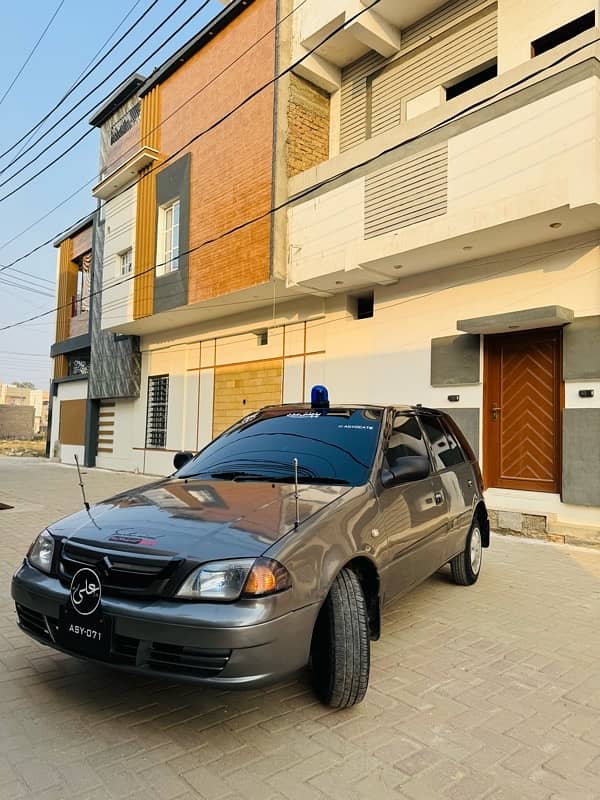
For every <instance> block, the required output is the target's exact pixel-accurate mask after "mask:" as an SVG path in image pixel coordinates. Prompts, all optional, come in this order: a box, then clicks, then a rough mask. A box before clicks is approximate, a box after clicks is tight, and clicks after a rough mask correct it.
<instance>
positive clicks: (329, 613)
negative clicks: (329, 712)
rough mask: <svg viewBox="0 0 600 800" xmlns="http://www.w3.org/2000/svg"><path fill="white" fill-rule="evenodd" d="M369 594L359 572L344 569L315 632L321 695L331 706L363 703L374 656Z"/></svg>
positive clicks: (313, 653) (315, 661)
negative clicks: (368, 607)
mask: <svg viewBox="0 0 600 800" xmlns="http://www.w3.org/2000/svg"><path fill="white" fill-rule="evenodd" d="M370 645H371V641H370V637H369V619H368V614H367V604H366V601H365V596H364V593H363V590H362V586H361V585H360V581H359V579H358V576H357V575H356V573H354V572H353V571H352V570H350V569H343V570H342V571H341V572H340V573H339V574H338V576H337V577H336V579H335V580H334V582H333V585H332V587H331V589H330V591H329V594H328V595H327V599H326V600H325V603H324V604H323V607H322V608H321V611H320V613H319V617H318V619H317V622H316V625H315V630H314V633H313V641H312V648H311V669H312V677H313V684H314V687H315V691H316V694H317V696H318V697H319V699H320V700H321V701H322V702H323V703H325V705H328V706H330V707H331V708H348V707H350V706H353V705H355V704H356V703H360V701H361V700H362V699H363V698H364V696H365V693H366V691H367V686H368V684H369V669H370V658H371V647H370Z"/></svg>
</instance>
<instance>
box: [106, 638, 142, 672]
mask: <svg viewBox="0 0 600 800" xmlns="http://www.w3.org/2000/svg"><path fill="white" fill-rule="evenodd" d="M139 643H140V640H139V639H133V638H132V637H131V636H120V635H119V634H118V633H115V634H113V637H112V642H111V647H110V655H111V660H112V661H117V662H118V663H119V664H133V665H135V664H136V663H137V652H138V645H139Z"/></svg>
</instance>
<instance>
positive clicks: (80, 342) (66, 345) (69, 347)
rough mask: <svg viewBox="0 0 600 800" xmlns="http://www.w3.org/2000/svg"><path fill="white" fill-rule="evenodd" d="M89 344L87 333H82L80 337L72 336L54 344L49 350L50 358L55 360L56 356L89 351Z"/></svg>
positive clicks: (89, 337) (90, 341) (90, 340)
mask: <svg viewBox="0 0 600 800" xmlns="http://www.w3.org/2000/svg"><path fill="white" fill-rule="evenodd" d="M91 343H92V339H91V336H90V334H89V333H83V334H81V336H72V337H71V338H70V339H64V340H63V341H62V342H55V343H54V344H53V345H52V347H51V348H50V356H51V357H52V358H56V356H62V355H66V354H67V353H74V352H76V351H77V350H89V348H90V347H91Z"/></svg>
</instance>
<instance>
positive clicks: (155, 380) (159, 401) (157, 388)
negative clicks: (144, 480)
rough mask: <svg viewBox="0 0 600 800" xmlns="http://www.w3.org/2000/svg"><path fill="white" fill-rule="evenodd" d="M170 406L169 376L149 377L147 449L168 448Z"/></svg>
mask: <svg viewBox="0 0 600 800" xmlns="http://www.w3.org/2000/svg"><path fill="white" fill-rule="evenodd" d="M168 406H169V376H168V375H150V376H149V377H148V405H147V409H146V447H149V448H161V449H162V448H165V447H166V446H167V412H168Z"/></svg>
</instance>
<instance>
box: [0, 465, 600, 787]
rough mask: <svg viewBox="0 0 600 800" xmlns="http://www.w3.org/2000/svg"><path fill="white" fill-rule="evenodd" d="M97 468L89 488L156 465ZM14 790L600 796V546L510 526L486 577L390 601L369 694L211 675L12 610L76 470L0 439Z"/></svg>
mask: <svg viewBox="0 0 600 800" xmlns="http://www.w3.org/2000/svg"><path fill="white" fill-rule="evenodd" d="M141 480H142V479H141V478H140V477H139V476H138V477H136V476H133V475H122V474H112V473H107V472H97V471H93V472H90V473H89V474H88V476H87V478H86V481H87V485H88V492H89V495H90V499H92V500H94V499H99V498H100V497H102V496H106V495H108V494H110V493H111V492H114V491H116V490H119V489H123V488H126V487H127V486H133V485H135V484H137V483H140V482H141ZM2 501H4V502H5V503H10V504H13V505H15V506H16V509H15V510H14V511H0V580H1V595H0V798H2V800H11V798H20V797H25V798H39V800H42V798H43V799H44V800H56V798H64V799H65V800H67V799H68V800H79V799H80V798H81V800H83V798H89V800H104V799H105V798H125V797H127V798H135V799H136V800H137V799H138V798H139V800H142V798H144V800H152V799H153V798H161V799H164V800H170V798H179V800H191V798H211V800H213V799H215V798H219V799H220V800H221V799H224V798H228V799H229V800H231V798H240V799H242V798H243V799H244V800H245V799H246V798H248V800H251V799H253V798H257V800H273V799H274V798H302V799H303V798H307V800H311V799H312V798H330V797H335V798H344V799H345V800H346V799H348V800H353V798H377V800H382V799H385V798H413V799H415V798H424V799H426V800H436V798H456V799H457V800H458V799H460V800H463V799H464V800H467V799H468V798H494V800H527V799H528V798H540V799H541V798H554V799H555V800H558V798H564V800H578V798H600V668H599V664H600V552H597V551H587V550H583V549H580V548H573V549H571V548H568V547H565V546H559V545H547V544H540V543H535V542H534V543H532V542H528V541H523V540H517V539H504V538H496V539H495V540H494V543H493V545H494V547H493V550H491V551H488V552H486V554H485V555H486V560H485V565H484V572H483V574H482V578H481V580H480V582H479V584H478V585H477V586H475V587H473V588H471V589H464V588H459V587H456V586H454V585H452V584H451V583H450V582H449V579H448V576H447V575H446V574H442V573H440V574H438V575H436V576H434V577H433V578H431V579H430V580H429V581H428V582H427V583H426V584H424V585H423V586H421V587H420V588H419V589H417V590H416V591H414V592H413V593H412V594H411V595H410V596H409V597H407V598H406V599H405V600H404V601H401V602H400V603H398V604H397V605H396V606H395V607H394V608H392V610H391V611H389V612H388V614H387V616H386V619H385V624H384V637H383V639H382V641H381V642H378V643H376V644H375V645H374V647H373V672H372V682H371V687H370V690H369V693H368V695H367V699H366V700H365V702H364V703H363V704H362V705H361V706H359V707H357V708H356V709H354V710H349V711H344V712H338V713H335V712H330V711H328V710H326V709H325V708H323V707H322V706H320V705H319V704H318V703H316V702H315V700H314V699H313V696H312V694H311V692H310V687H309V685H308V681H307V678H306V676H300V678H299V679H298V680H295V681H290V682H288V683H286V684H284V685H280V686H277V687H274V688H272V689H270V690H267V691H264V690H263V691H254V692H251V693H239V694H238V693H224V692H218V691H214V690H199V689H195V688H190V687H189V686H181V685H174V684H170V683H166V682H159V681H154V680H144V679H140V678H138V677H135V676H128V675H123V674H121V673H117V672H111V671H109V670H105V669H101V668H96V667H92V666H89V665H86V664H83V663H80V662H78V661H76V660H75V659H71V658H67V657H64V656H62V655H59V654H55V653H53V652H52V651H50V650H48V649H46V648H43V647H39V646H37V645H36V644H35V643H33V642H31V641H30V640H29V639H28V638H27V637H26V636H25V635H24V634H22V633H20V632H19V631H18V630H17V628H16V626H15V623H14V614H13V611H12V605H11V601H10V598H9V580H10V576H11V573H12V570H13V568H14V566H15V565H16V564H17V563H18V562H19V560H20V558H21V557H22V554H23V552H24V550H25V548H26V546H27V545H28V544H29V542H30V540H31V539H32V538H33V536H34V534H35V533H36V532H37V531H38V530H39V529H40V528H41V527H43V524H44V522H47V521H49V520H52V519H53V518H56V517H57V516H59V515H60V514H63V513H66V512H68V511H71V510H74V509H75V508H77V507H79V504H80V497H79V489H78V487H77V485H76V479H75V473H74V471H73V470H71V469H69V468H65V467H60V466H57V465H51V464H47V463H44V462H35V461H33V460H32V461H29V460H27V461H26V460H23V461H19V460H17V459H11V460H9V459H6V458H4V459H3V458H0V502H2Z"/></svg>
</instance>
